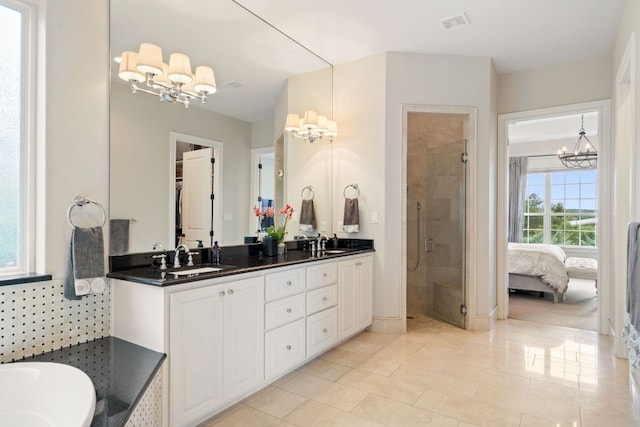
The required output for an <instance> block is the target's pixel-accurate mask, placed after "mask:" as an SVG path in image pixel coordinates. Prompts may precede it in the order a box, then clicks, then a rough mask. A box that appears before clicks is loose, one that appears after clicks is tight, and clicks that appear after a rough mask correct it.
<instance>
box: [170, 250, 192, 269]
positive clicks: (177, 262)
mask: <svg viewBox="0 0 640 427" xmlns="http://www.w3.org/2000/svg"><path fill="white" fill-rule="evenodd" d="M181 248H182V249H184V253H185V254H187V255H188V254H189V248H188V247H186V246H185V245H178V246H177V247H176V253H175V255H174V257H173V268H180V249H181Z"/></svg>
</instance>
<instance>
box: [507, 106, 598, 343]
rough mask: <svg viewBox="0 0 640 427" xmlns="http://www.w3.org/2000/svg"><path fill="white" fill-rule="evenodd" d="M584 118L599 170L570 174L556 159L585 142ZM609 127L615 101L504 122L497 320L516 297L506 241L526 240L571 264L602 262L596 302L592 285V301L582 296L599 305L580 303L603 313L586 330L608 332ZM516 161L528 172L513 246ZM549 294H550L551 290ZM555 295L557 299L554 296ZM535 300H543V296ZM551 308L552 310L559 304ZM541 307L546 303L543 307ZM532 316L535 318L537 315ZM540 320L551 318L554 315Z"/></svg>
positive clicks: (509, 117)
mask: <svg viewBox="0 0 640 427" xmlns="http://www.w3.org/2000/svg"><path fill="white" fill-rule="evenodd" d="M583 120H584V128H585V131H586V132H587V136H588V137H589V138H590V139H591V140H593V142H594V145H595V146H596V147H597V153H598V156H597V169H571V168H568V167H565V166H564V165H563V164H562V163H561V162H560V160H559V159H558V151H559V150H562V147H563V146H565V147H567V150H568V151H569V150H572V149H573V147H574V144H576V143H577V141H580V135H579V131H580V129H581V125H582V124H583V122H582V121H583ZM609 122H610V117H609V101H597V102H590V103H583V104H574V105H568V106H561V107H554V108H548V109H541V110H533V111H525V112H520V113H510V114H504V115H501V116H499V128H498V132H499V135H498V156H499V158H498V161H499V165H500V167H499V168H498V188H499V191H498V213H499V216H498V236H497V237H498V239H497V240H498V248H497V275H498V284H497V292H498V318H499V319H506V318H508V317H512V316H511V315H510V311H509V301H510V295H512V294H510V291H509V288H510V277H509V266H508V256H509V249H508V247H509V245H508V241H511V242H524V244H531V243H540V244H549V245H551V246H553V247H554V248H556V247H557V248H561V249H562V251H564V253H565V258H569V257H573V258H587V259H596V260H598V267H597V269H598V273H597V284H598V285H597V286H598V288H597V299H595V298H596V289H595V287H593V281H591V282H590V284H587V285H586V286H587V287H588V286H589V285H591V286H592V287H591V288H590V290H591V293H592V295H590V294H589V295H588V292H587V293H583V294H581V295H583V296H584V298H585V299H589V298H594V299H592V300H591V301H580V303H581V304H588V303H590V304H592V305H593V307H594V309H595V310H596V311H597V313H596V314H595V319H594V322H593V323H589V322H588V321H586V322H585V323H584V324H585V325H590V324H595V325H597V327H596V326H593V327H589V329H597V330H598V332H600V333H607V332H608V327H607V326H606V324H607V322H606V315H607V313H606V309H605V307H606V306H607V302H608V298H609V294H608V292H609V289H610V281H609V277H608V274H607V268H608V267H607V264H608V262H609V261H608V259H606V257H603V256H602V254H603V250H606V248H607V247H608V245H609V243H610V242H609V239H610V236H609V233H607V230H608V229H609V226H610V221H611V218H610V206H611V191H609V190H607V189H608V188H610V185H611V177H610V173H611V171H610V168H609V167H608V163H609V159H610V155H611V151H610V137H609V135H610V125H609ZM582 142H584V141H582ZM516 158H518V159H525V160H526V162H525V164H526V165H527V167H526V170H525V172H524V174H525V182H526V183H527V184H525V186H524V187H523V188H524V189H525V190H524V191H523V193H522V195H521V196H520V199H521V200H522V201H523V203H522V212H521V213H522V215H516V217H518V216H521V217H522V218H523V221H522V222H523V226H522V227H521V230H520V231H519V233H516V234H517V237H518V239H520V240H514V232H513V228H512V229H511V236H510V237H509V225H510V224H513V220H510V219H509V203H508V201H509V191H510V185H509V175H510V174H509V167H510V161H511V165H512V168H511V169H512V171H513V170H514V169H513V164H514V162H513V160H514V159H516ZM510 159H511V160H510ZM514 182H515V181H514ZM595 195H597V196H595ZM534 196H535V197H534ZM530 199H531V200H530ZM534 202H535V203H534ZM512 206H513V204H512ZM512 210H513V208H512ZM594 228H595V230H594ZM517 244H519V243H517ZM604 253H606V252H604ZM516 276H518V275H516ZM514 279H516V281H517V280H520V279H522V278H521V277H512V278H511V280H514ZM524 279H527V277H525V278H524ZM524 283H525V282H520V283H519V284H518V283H515V285H513V286H511V287H512V288H519V286H521V285H523V284H524ZM583 285H584V283H582V282H580V281H577V280H576V281H575V282H574V284H573V285H572V284H571V282H569V286H568V287H567V289H566V292H567V294H566V295H569V294H568V293H569V292H572V290H576V291H577V290H582V288H583V287H584V286H583ZM527 286H528V285H527ZM572 286H573V287H572ZM535 288H536V289H535V290H538V289H539V288H538V287H537V286H536V287H535ZM526 289H528V288H526ZM550 290H551V289H550ZM585 290H589V289H585ZM511 292H515V291H511ZM544 295H547V293H546V292H545V293H544ZM549 295H552V294H551V293H549ZM535 296H536V297H537V294H536V295H535ZM571 299H573V297H571ZM543 302H544V303H546V302H547V301H543ZM548 302H549V304H554V303H553V298H551V300H550V301H548ZM537 304H540V302H539V301H538V302H537ZM519 308H520V307H519ZM545 308H549V309H553V310H555V311H561V310H562V309H563V308H567V309H568V308H569V306H568V305H567V306H566V307H565V306H562V302H559V303H558V304H555V307H554V306H550V305H549V306H545ZM583 308H584V307H583ZM569 312H570V311H569ZM575 313H588V310H587V311H585V310H582V311H580V310H576V311H575ZM533 315H534V317H535V313H533ZM541 316H542V315H541ZM542 317H546V318H547V319H548V318H550V317H552V316H551V315H546V316H542ZM562 317H563V316H562V315H560V316H559V317H557V318H558V319H562ZM525 320H528V319H525ZM574 321H575V319H568V320H567V322H568V324H567V325H566V326H569V325H570V324H571V323H572V322H574ZM577 324H580V322H578V323H577ZM574 327H575V326H574Z"/></svg>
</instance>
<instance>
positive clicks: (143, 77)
mask: <svg viewBox="0 0 640 427" xmlns="http://www.w3.org/2000/svg"><path fill="white" fill-rule="evenodd" d="M118 77H120V78H121V79H122V80H125V81H127V82H129V84H130V85H131V92H132V93H137V92H142V93H147V94H149V95H154V96H157V97H158V98H159V99H160V101H163V102H178V103H181V104H183V105H184V106H185V108H187V107H189V102H190V101H191V100H192V99H199V100H201V101H202V103H203V104H204V103H205V102H207V95H208V94H211V93H215V92H216V81H215V77H214V75H213V68H211V67H207V66H205V65H200V66H198V67H196V72H195V74H193V73H192V71H191V61H190V59H189V57H188V56H187V55H185V54H183V53H172V54H171V56H170V57H169V64H168V65H167V64H166V63H164V62H162V49H161V48H160V47H159V46H156V45H154V44H151V43H142V44H141V45H140V50H139V51H138V52H132V51H125V52H122V56H121V61H120V70H119V72H118ZM145 81H146V85H145V86H144V87H140V85H141V84H142V83H144V82H145Z"/></svg>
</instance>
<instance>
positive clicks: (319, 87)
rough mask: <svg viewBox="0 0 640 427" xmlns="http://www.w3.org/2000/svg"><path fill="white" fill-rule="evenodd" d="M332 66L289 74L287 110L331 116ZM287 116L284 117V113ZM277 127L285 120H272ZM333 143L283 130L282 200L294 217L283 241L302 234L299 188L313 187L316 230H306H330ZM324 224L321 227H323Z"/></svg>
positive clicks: (300, 114)
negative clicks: (275, 121)
mask: <svg viewBox="0 0 640 427" xmlns="http://www.w3.org/2000/svg"><path fill="white" fill-rule="evenodd" d="M331 81H332V72H331V68H323V69H321V70H318V71H314V72H311V73H305V74H301V75H298V76H294V77H291V78H290V79H289V80H288V82H287V90H286V94H287V102H286V105H287V111H288V112H289V113H296V114H298V115H299V116H301V117H302V115H303V114H304V112H305V110H314V111H316V112H317V113H318V114H319V115H324V116H327V117H328V118H331V117H332V108H331V106H332V103H331ZM285 117H286V116H285ZM275 128H276V129H282V128H284V121H283V122H281V123H275ZM332 149H333V145H332V144H331V143H330V142H328V141H325V140H322V141H319V142H315V143H313V144H311V143H308V142H303V141H301V140H299V139H294V138H293V137H291V135H289V133H288V132H285V136H284V152H285V156H284V202H285V203H289V204H290V205H291V206H292V207H293V209H294V212H295V213H294V217H293V220H292V221H291V222H289V224H288V225H287V232H288V235H287V237H286V240H291V239H293V237H294V236H296V235H300V234H305V232H301V231H300V224H299V222H298V218H299V213H300V208H301V206H302V197H301V193H302V189H303V188H304V187H306V186H308V185H311V186H312V187H313V191H314V193H315V196H314V198H313V203H314V209H315V214H316V222H317V228H316V231H315V232H313V233H311V232H309V233H307V235H310V236H314V237H315V235H316V234H317V233H318V232H319V233H321V234H327V233H328V232H329V231H330V230H331V207H332V191H331V170H332V162H333V154H332ZM323 226H324V228H323Z"/></svg>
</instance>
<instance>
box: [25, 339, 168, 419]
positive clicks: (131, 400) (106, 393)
mask: <svg viewBox="0 0 640 427" xmlns="http://www.w3.org/2000/svg"><path fill="white" fill-rule="evenodd" d="M165 357H166V356H165V355H164V354H163V353H158V352H156V351H152V350H149V349H147V348H144V347H141V346H139V345H136V344H132V343H130V342H128V341H124V340H121V339H119V338H116V337H105V338H100V339H97V340H95V341H91V342H87V343H82V344H78V345H74V346H71V347H67V348H63V349H60V350H55V351H52V352H49V353H45V354H41V355H38V356H33V357H30V358H27V359H24V360H21V362H56V363H62V364H65V365H71V366H74V367H76V368H78V369H80V370H81V371H83V372H84V373H86V374H87V375H88V376H89V378H91V381H93V385H94V386H95V388H96V414H95V415H94V418H93V421H92V422H91V427H120V426H124V425H125V423H126V422H127V420H128V419H129V415H130V414H131V411H132V409H133V408H135V406H136V404H137V403H138V401H139V400H140V398H141V397H142V395H143V394H144V392H145V391H146V389H147V386H148V385H149V384H150V383H151V381H152V379H153V377H154V375H155V374H156V372H157V371H158V369H160V367H161V366H162V362H163V361H164V359H165Z"/></svg>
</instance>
